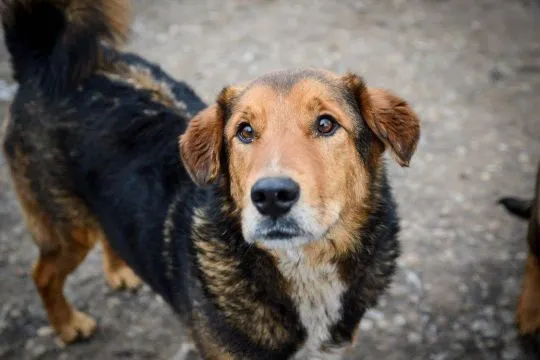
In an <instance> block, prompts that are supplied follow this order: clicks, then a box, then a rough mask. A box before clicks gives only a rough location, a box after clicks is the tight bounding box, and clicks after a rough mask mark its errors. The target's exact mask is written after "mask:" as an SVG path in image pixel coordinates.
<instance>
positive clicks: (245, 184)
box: [180, 70, 420, 248]
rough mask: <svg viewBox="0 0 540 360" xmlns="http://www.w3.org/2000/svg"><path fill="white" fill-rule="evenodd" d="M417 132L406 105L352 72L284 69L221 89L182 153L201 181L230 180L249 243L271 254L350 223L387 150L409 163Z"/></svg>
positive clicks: (198, 118) (191, 130)
mask: <svg viewBox="0 0 540 360" xmlns="http://www.w3.org/2000/svg"><path fill="white" fill-rule="evenodd" d="M419 134H420V126H419V120H418V118H417V116H416V115H415V114H414V112H413V111H412V109H411V108H410V107H409V105H407V103H406V102H405V101H404V100H403V99H401V98H399V97H397V96H395V95H393V94H391V93H389V92H387V91H385V90H380V89H372V88H368V87H366V86H365V85H364V83H363V81H362V80H361V79H360V78H359V77H358V76H356V75H353V74H347V75H344V76H339V75H336V74H333V73H329V72H324V71H320V70H302V71H283V72H277V73H271V74H269V75H266V76H263V77H261V78H259V79H257V80H255V81H253V82H251V83H250V84H249V85H247V86H245V87H241V88H236V87H227V88H225V89H224V90H223V91H222V92H221V94H220V95H219V97H218V99H217V102H216V103H215V104H214V105H211V106H210V107H208V108H207V109H205V110H203V111H202V112H200V113H199V114H198V115H197V116H196V117H195V118H193V120H192V121H191V122H190V124H189V126H188V129H187V131H186V133H185V134H184V135H183V136H182V137H181V140H180V147H181V156H182V160H183V162H184V165H185V167H186V169H187V171H188V173H189V174H190V176H191V177H192V178H193V180H194V181H195V182H196V183H197V184H199V185H203V184H208V183H211V182H213V181H216V180H217V179H219V178H221V179H226V180H225V182H226V184H224V186H226V187H228V192H229V193H230V195H231V198H232V200H233V202H234V205H235V207H236V209H237V210H238V211H239V213H240V214H241V224H242V232H243V236H244V238H245V240H246V241H247V242H251V243H252V242H260V243H262V244H263V245H265V246H267V247H273V248H275V247H284V246H285V247H286V246H295V245H302V244H306V243H308V242H310V241H313V240H318V239H322V238H324V237H325V235H327V234H331V233H332V232H336V231H339V228H340V224H341V225H342V223H343V222H347V221H349V222H350V221H353V220H352V219H353V218H354V217H355V216H358V214H359V213H361V208H362V204H363V202H364V201H365V199H366V197H367V195H368V191H369V186H370V182H371V181H372V177H373V171H372V170H373V169H374V168H375V167H377V166H379V164H380V162H381V161H380V159H381V155H382V152H383V151H384V149H385V147H386V148H389V149H390V150H391V151H392V153H393V155H394V157H395V159H396V160H397V161H398V162H399V163H400V164H401V165H402V166H406V165H408V164H409V160H410V158H411V156H412V154H413V152H414V151H415V148H416V144H417V141H418V138H419ZM221 175H225V176H221Z"/></svg>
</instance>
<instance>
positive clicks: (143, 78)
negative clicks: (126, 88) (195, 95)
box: [101, 64, 186, 110]
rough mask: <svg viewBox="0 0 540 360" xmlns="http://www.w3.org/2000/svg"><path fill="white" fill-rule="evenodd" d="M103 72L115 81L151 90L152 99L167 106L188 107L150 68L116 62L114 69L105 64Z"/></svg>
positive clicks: (183, 108)
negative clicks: (153, 74)
mask: <svg viewBox="0 0 540 360" xmlns="http://www.w3.org/2000/svg"><path fill="white" fill-rule="evenodd" d="M110 70H112V71H110ZM101 73H102V74H103V75H104V76H107V77H108V78H109V79H111V80H113V81H119V82H123V83H126V84H129V85H131V86H133V88H135V89H138V90H139V89H140V90H147V91H149V92H150V93H151V96H152V100H154V101H156V102H158V103H161V104H163V105H165V106H167V107H170V108H178V109H182V110H185V109H186V104H184V103H182V102H179V101H178V100H177V99H176V97H175V96H174V94H173V92H172V89H171V87H170V86H169V85H168V84H167V83H166V82H164V81H157V80H156V79H155V77H153V76H152V74H151V72H150V70H148V69H146V68H142V67H138V66H135V65H125V64H116V66H115V67H114V68H112V69H111V68H109V67H107V66H105V67H104V68H103V71H102V72H101Z"/></svg>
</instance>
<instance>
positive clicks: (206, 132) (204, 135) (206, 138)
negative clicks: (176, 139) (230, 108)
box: [180, 105, 223, 185]
mask: <svg viewBox="0 0 540 360" xmlns="http://www.w3.org/2000/svg"><path fill="white" fill-rule="evenodd" d="M222 127H223V120H222V115H221V110H220V108H219V107H218V106H217V105H212V106H210V107H208V108H207V109H205V110H203V111H201V112H200V113H199V114H197V116H195V117H194V118H193V119H192V120H191V121H190V122H189V125H188V129H187V130H186V133H185V134H184V135H182V136H181V137H180V155H181V157H182V161H183V162H184V164H186V170H187V171H188V173H189V175H190V176H191V178H192V179H193V181H195V182H196V183H197V184H200V185H203V184H207V183H209V182H212V181H213V180H215V179H216V177H217V176H218V173H219V170H220V165H219V154H220V151H221V146H222V137H221V128H222Z"/></svg>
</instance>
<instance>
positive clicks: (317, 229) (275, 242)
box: [242, 205, 338, 249]
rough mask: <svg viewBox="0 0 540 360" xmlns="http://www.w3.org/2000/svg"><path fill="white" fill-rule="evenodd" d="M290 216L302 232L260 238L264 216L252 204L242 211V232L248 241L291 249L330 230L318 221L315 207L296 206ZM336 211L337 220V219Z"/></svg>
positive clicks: (273, 247) (275, 247)
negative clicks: (259, 229)
mask: <svg viewBox="0 0 540 360" xmlns="http://www.w3.org/2000/svg"><path fill="white" fill-rule="evenodd" d="M288 217H289V218H290V219H292V220H294V222H295V223H296V225H297V226H298V228H299V229H300V230H301V232H302V234H300V235H298V236H293V237H286V238H283V239H279V238H275V239H274V238H272V239H270V238H269V239H266V238H260V237H259V236H257V233H258V232H257V230H258V226H259V224H260V222H261V221H262V220H263V219H264V217H263V216H262V215H261V214H259V212H258V211H257V209H255V207H254V206H252V205H250V206H248V207H247V208H246V209H244V210H243V211H242V233H243V235H244V239H245V240H246V242H248V243H259V244H262V245H263V246H265V247H267V248H271V249H291V248H295V247H300V246H303V245H306V244H308V243H310V242H312V241H315V240H319V239H321V238H322V237H323V236H324V235H325V234H326V232H327V231H328V226H324V225H323V224H321V223H320V222H318V221H317V219H318V218H319V217H318V216H317V213H316V212H315V211H313V209H311V208H309V207H307V206H295V207H294V208H293V209H292V210H291V212H290V213H289V215H288ZM337 218H338V216H337V212H336V220H337Z"/></svg>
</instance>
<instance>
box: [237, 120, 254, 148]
mask: <svg viewBox="0 0 540 360" xmlns="http://www.w3.org/2000/svg"><path fill="white" fill-rule="evenodd" d="M236 136H237V137H238V139H239V140H240V141H241V142H243V143H244V144H249V143H251V142H253V140H255V131H254V130H253V128H252V127H251V125H249V124H248V123H242V124H240V126H239V127H238V132H237V133H236Z"/></svg>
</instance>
